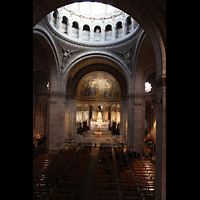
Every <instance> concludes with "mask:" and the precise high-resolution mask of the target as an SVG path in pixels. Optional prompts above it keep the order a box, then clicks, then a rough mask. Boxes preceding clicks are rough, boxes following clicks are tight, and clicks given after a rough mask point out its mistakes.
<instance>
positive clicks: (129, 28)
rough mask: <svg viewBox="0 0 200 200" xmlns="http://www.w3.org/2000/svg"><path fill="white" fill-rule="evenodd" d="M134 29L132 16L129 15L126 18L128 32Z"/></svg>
mask: <svg viewBox="0 0 200 200" xmlns="http://www.w3.org/2000/svg"><path fill="white" fill-rule="evenodd" d="M131 29H132V22H131V17H130V16H129V17H127V19H126V34H129V33H130V32H131Z"/></svg>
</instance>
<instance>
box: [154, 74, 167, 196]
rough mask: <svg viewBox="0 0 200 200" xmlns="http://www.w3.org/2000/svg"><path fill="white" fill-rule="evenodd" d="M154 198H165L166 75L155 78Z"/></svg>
mask: <svg viewBox="0 0 200 200" xmlns="http://www.w3.org/2000/svg"><path fill="white" fill-rule="evenodd" d="M155 171H156V176H155V200H160V199H162V200H165V199H166V77H165V76H162V77H161V78H158V79H157V80H156V163H155Z"/></svg>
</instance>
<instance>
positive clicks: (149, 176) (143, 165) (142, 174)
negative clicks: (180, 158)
mask: <svg viewBox="0 0 200 200" xmlns="http://www.w3.org/2000/svg"><path fill="white" fill-rule="evenodd" d="M130 162H131V165H132V167H133V171H134V174H135V178H136V180H137V182H138V183H139V185H140V188H141V191H142V192H143V193H145V199H146V200H153V199H154V189H155V164H154V163H152V161H151V160H150V159H149V158H131V159H130Z"/></svg>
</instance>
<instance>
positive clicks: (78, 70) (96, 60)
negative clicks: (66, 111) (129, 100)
mask: <svg viewBox="0 0 200 200" xmlns="http://www.w3.org/2000/svg"><path fill="white" fill-rule="evenodd" d="M70 63H71V64H70V66H68V70H67V72H66V71H65V73H64V81H63V88H64V89H65V92H66V93H67V94H70V95H75V86H76V84H77V83H78V80H80V78H81V77H82V76H84V75H85V74H86V73H89V72H91V71H97V70H103V71H107V72H109V73H111V74H112V75H113V76H115V77H116V78H117V80H118V81H119V83H120V85H121V86H123V87H124V89H123V93H122V95H123V96H126V95H127V93H128V91H130V90H131V88H130V82H131V80H130V76H129V75H128V73H129V72H128V71H127V67H126V66H125V63H124V62H123V61H122V60H120V59H119V57H116V56H114V55H113V54H111V53H107V54H105V53H102V51H101V52H97V51H95V53H94V52H87V53H86V52H84V53H83V55H80V54H79V55H77V56H76V58H74V59H73V60H72V61H71V62H70ZM71 79H73V80H71ZM69 80H71V81H74V80H75V82H73V83H71V84H69Z"/></svg>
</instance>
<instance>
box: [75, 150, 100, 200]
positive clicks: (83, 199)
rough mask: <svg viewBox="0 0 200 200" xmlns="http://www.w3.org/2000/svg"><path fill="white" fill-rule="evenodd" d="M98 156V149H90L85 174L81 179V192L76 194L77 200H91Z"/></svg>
mask: <svg viewBox="0 0 200 200" xmlns="http://www.w3.org/2000/svg"><path fill="white" fill-rule="evenodd" d="M98 155H99V148H98V147H96V148H95V147H92V151H91V154H90V159H89V162H88V165H87V169H86V172H85V174H84V177H83V179H82V184H81V190H80V192H79V194H78V198H77V200H90V199H92V193H93V188H94V179H95V173H96V166H97V161H98Z"/></svg>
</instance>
